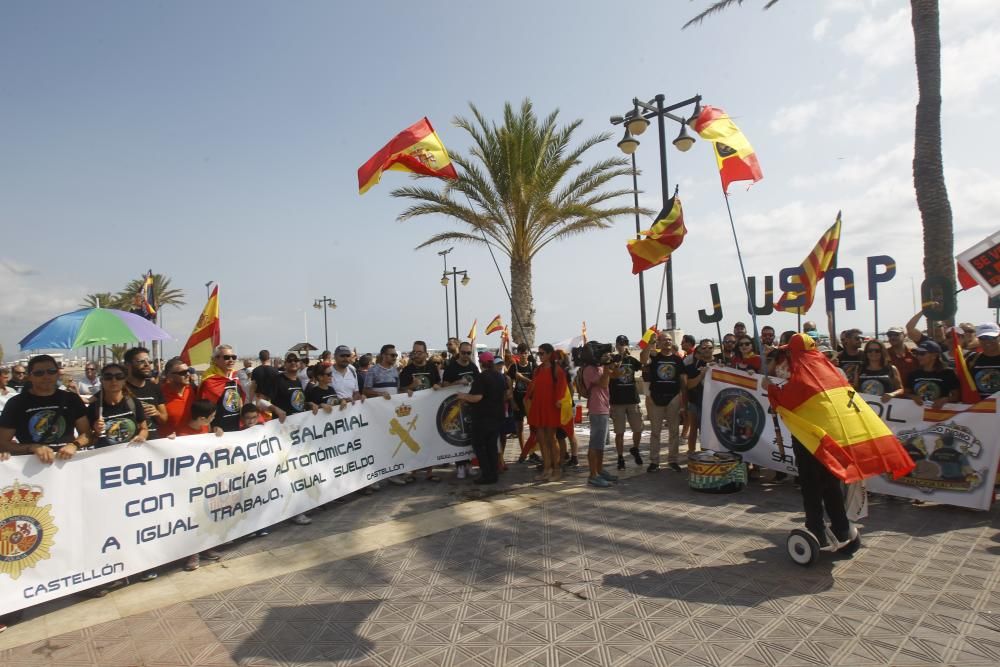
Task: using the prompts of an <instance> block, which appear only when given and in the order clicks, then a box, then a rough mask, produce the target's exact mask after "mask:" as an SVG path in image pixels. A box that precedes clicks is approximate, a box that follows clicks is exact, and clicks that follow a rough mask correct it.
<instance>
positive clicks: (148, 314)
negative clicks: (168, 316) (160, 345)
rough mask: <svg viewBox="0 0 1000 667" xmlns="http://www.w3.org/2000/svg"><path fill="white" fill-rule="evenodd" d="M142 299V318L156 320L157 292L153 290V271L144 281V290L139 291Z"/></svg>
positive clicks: (147, 274)
mask: <svg viewBox="0 0 1000 667" xmlns="http://www.w3.org/2000/svg"><path fill="white" fill-rule="evenodd" d="M139 297H140V298H141V303H140V306H141V307H142V316H143V317H145V318H146V319H147V320H155V319H156V291H155V290H154V289H153V269H150V270H149V271H148V272H147V273H146V276H145V278H144V279H143V281H142V288H141V289H140V290H139Z"/></svg>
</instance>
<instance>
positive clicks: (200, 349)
mask: <svg viewBox="0 0 1000 667" xmlns="http://www.w3.org/2000/svg"><path fill="white" fill-rule="evenodd" d="M221 336H222V329H221V327H220V325H219V286H218V285H216V286H215V289H213V290H212V296H210V297H209V298H208V303H206V304H205V309H204V310H203V311H201V317H199V318H198V322H197V324H195V325H194V331H192V332H191V337H190V338H188V340H187V343H185V344H184V349H183V350H182V351H181V359H183V360H184V363H186V364H188V365H189V366H194V365H196V364H210V363H212V349H213V348H215V346H216V345H218V344H219V339H220V338H221Z"/></svg>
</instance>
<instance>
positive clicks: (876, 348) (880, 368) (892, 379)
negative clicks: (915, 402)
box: [852, 340, 903, 403]
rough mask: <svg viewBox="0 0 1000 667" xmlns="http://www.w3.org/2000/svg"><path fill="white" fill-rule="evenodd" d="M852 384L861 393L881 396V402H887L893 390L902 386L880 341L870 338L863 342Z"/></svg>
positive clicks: (897, 372) (887, 352)
mask: <svg viewBox="0 0 1000 667" xmlns="http://www.w3.org/2000/svg"><path fill="white" fill-rule="evenodd" d="M852 384H853V385H854V388H855V389H857V390H858V391H860V392H861V393H862V394H871V395H872V396H881V397H882V402H883V403H886V402H888V401H889V399H890V398H892V394H893V392H894V391H896V390H897V389H899V388H900V387H902V386H903V383H902V381H901V380H900V377H899V370H897V369H896V367H895V366H893V365H892V360H891V359H890V358H889V351H888V350H886V348H885V345H883V344H882V341H879V340H870V341H868V342H867V343H866V344H865V355H864V359H863V360H862V361H861V368H860V370H858V373H857V375H856V376H855V378H854V382H853V383H852Z"/></svg>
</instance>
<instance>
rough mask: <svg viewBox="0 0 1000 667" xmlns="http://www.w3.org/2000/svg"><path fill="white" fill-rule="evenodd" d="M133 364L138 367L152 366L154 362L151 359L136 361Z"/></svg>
mask: <svg viewBox="0 0 1000 667" xmlns="http://www.w3.org/2000/svg"><path fill="white" fill-rule="evenodd" d="M132 363H133V364H135V365H136V366H149V365H151V364H152V363H153V362H152V361H150V360H149V359H136V360H135V361H133V362H132Z"/></svg>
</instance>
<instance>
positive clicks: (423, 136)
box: [358, 117, 458, 194]
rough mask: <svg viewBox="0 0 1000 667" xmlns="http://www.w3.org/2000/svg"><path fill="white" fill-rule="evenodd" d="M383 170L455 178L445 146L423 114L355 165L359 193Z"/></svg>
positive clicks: (371, 184) (374, 181) (376, 178)
mask: <svg viewBox="0 0 1000 667" xmlns="http://www.w3.org/2000/svg"><path fill="white" fill-rule="evenodd" d="M386 169H392V170H394V171H409V172H412V173H414V174H423V175H424V176H437V177H438V178H452V179H457V178H458V172H456V171H455V167H454V166H452V164H451V158H450V157H449V156H448V151H447V149H445V147H444V144H443V143H441V139H440V138H439V137H438V135H437V132H435V131H434V128H433V127H431V122H430V121H429V120H427V118H426V117H425V118H423V119H421V120H419V121H417V122H416V123H414V124H413V125H411V126H410V127H408V128H406V129H405V130H403V131H402V132H400V133H399V134H397V135H396V136H395V137H393V138H392V139H391V140H390V141H389V143H387V144H386V145H385V146H383V147H382V150H380V151H379V152H378V153H375V155H373V156H371V158H369V160H368V162H365V163H364V164H363V165H361V167H359V168H358V192H359V194H364V193H365V192H367V191H368V188H370V187H372V186H373V185H375V184H376V183H378V182H379V180H381V178H382V172H383V171H385V170H386Z"/></svg>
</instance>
